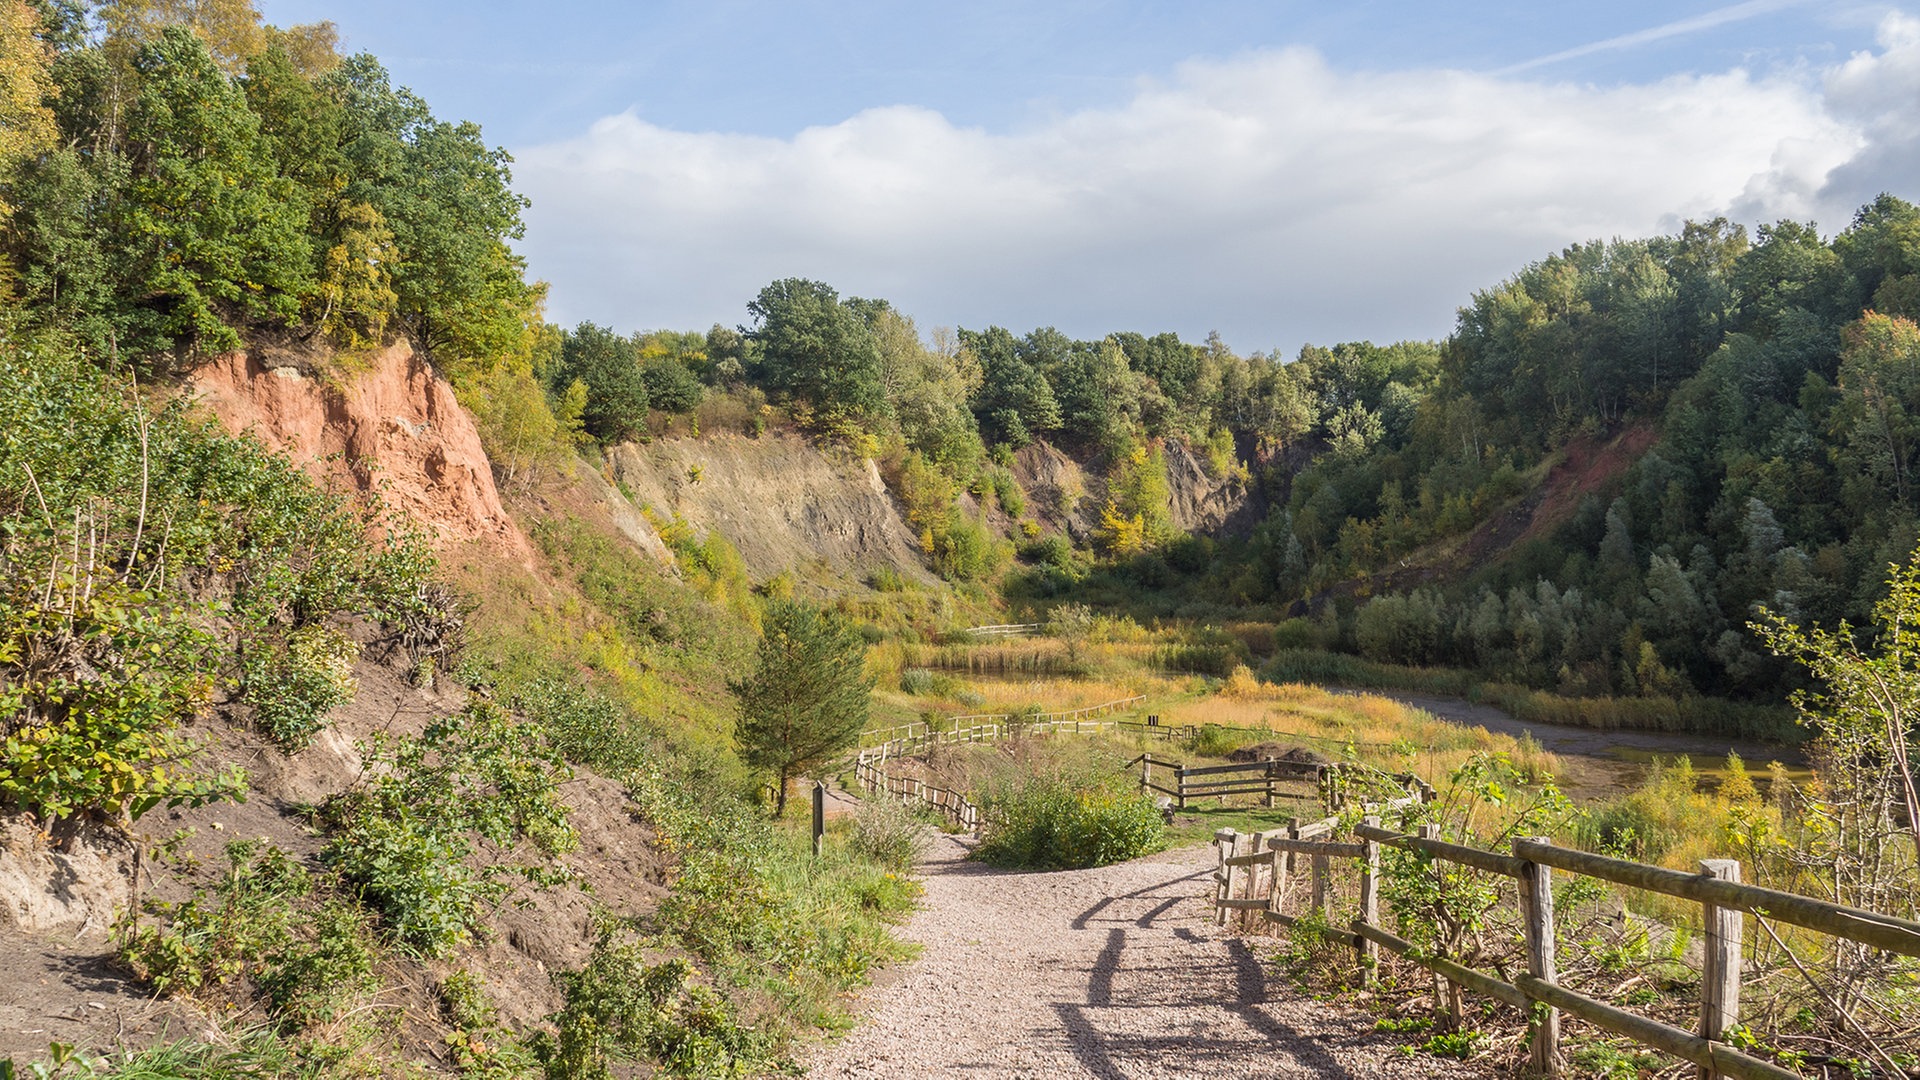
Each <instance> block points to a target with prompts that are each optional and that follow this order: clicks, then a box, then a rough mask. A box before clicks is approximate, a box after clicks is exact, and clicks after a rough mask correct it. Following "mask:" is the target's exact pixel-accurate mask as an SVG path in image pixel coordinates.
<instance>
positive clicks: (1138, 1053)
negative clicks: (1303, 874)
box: [808, 836, 1493, 1080]
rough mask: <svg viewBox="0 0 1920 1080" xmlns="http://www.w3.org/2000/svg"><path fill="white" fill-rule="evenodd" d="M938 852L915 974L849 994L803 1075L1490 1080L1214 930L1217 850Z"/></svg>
mask: <svg viewBox="0 0 1920 1080" xmlns="http://www.w3.org/2000/svg"><path fill="white" fill-rule="evenodd" d="M971 843H972V841H970V840H966V839H962V838H959V837H952V836H942V837H940V838H939V839H938V840H937V841H936V842H935V847H934V848H933V849H932V850H931V852H930V853H929V856H928V858H927V860H926V863H925V865H924V867H923V872H924V874H925V879H924V880H925V884H926V890H927V893H926V897H925V901H924V903H923V905H922V907H921V909H920V910H919V911H918V912H916V913H915V914H914V915H913V917H912V918H911V920H910V921H909V922H908V923H907V924H906V926H905V928H904V936H906V937H907V938H909V939H910V940H913V941H917V942H919V943H921V945H922V947H923V950H924V951H923V952H922V954H921V956H920V958H919V959H918V960H916V961H914V962H912V963H910V964H907V965H904V966H903V967H902V968H899V969H896V970H894V971H892V972H887V973H883V974H882V978H881V979H880V981H879V983H878V984H877V985H876V986H875V987H874V988H872V989H870V990H868V991H867V992H866V993H865V994H863V995H862V998H863V1000H862V1001H861V1003H860V1005H859V1010H860V1012H861V1013H862V1016H861V1021H860V1025H859V1026H858V1027H857V1028H856V1029H855V1030H854V1031H853V1032H852V1033H851V1034H850V1035H848V1036H847V1037H846V1038H844V1039H842V1040H840V1041H839V1042H836V1043H832V1044H829V1045H827V1046H824V1047H821V1048H819V1049H818V1050H817V1052H816V1053H815V1054H814V1055H813V1059H812V1060H811V1061H810V1062H809V1063H808V1064H809V1065H810V1067H811V1069H810V1073H809V1075H811V1076H815V1077H850V1078H860V1080H890V1078H895V1077H899V1078H908V1077H923V1076H965V1077H995V1078H998V1077H1007V1078H1013V1077H1021V1078H1027V1077H1032V1078H1041V1077H1080V1076H1092V1077H1100V1078H1103V1080H1118V1078H1125V1080H1150V1078H1161V1077H1167V1078H1171V1077H1205V1078H1208V1080H1217V1078H1220V1077H1229V1076H1231V1077H1327V1078H1334V1080H1346V1078H1351V1080H1363V1078H1370V1077H1396V1078H1398V1077H1487V1076H1491V1075H1493V1074H1492V1073H1491V1072H1489V1071H1487V1070H1485V1069H1483V1068H1480V1067H1478V1066H1476V1065H1473V1064H1470V1063H1460V1062H1448V1061H1442V1060H1439V1059H1435V1058H1430V1057H1427V1056H1425V1055H1421V1056H1408V1055H1406V1054H1405V1053H1403V1052H1402V1051H1401V1050H1400V1049H1399V1047H1400V1045H1401V1044H1402V1043H1403V1042H1405V1037H1404V1036H1401V1037H1395V1036H1391V1035H1376V1034H1375V1033H1374V1032H1373V1022H1372V1019H1371V1018H1370V1017H1367V1016H1365V1015H1363V1014H1361V1013H1359V1012H1357V1011H1354V1010H1351V1009H1346V1008H1343V1007H1340V1006H1336V1005H1331V1004H1328V1003H1325V1002H1317V1001H1312V1000H1309V999H1307V998H1304V997H1302V996H1300V995H1299V994H1298V993H1297V992H1296V991H1294V990H1293V989H1292V988H1291V987H1290V986H1289V985H1288V984H1286V983H1284V982H1282V981H1279V980H1277V979H1274V978H1272V977H1270V970H1271V969H1270V968H1269V967H1268V966H1267V965H1266V964H1265V963H1263V962H1262V960H1261V959H1260V956H1261V955H1262V954H1264V953H1265V952H1266V951H1267V950H1266V949H1265V948H1264V947H1263V942H1262V939H1258V938H1256V939H1251V940H1250V941H1246V942H1243V941H1241V940H1239V939H1237V938H1234V937H1231V936H1229V935H1226V934H1224V933H1223V932H1221V931H1219V930H1217V929H1216V928H1215V927H1214V925H1213V916H1212V909H1211V906H1210V905H1209V904H1208V902H1207V897H1209V896H1210V895H1211V889H1212V884H1211V877H1212V871H1213V866H1214V855H1213V850H1212V849H1211V848H1209V847H1188V848H1184V849H1180V850H1176V851H1171V852H1166V853H1163V854H1160V855H1154V856H1148V857H1147V858H1144V859H1138V860H1135V861H1133V862H1129V863H1121V864H1119V865H1117V866H1107V867H1100V868H1098V869H1094V870H1070V871H1062V872H1058V873H1047V874H1020V873H1009V872H1005V871H998V870H993V869H990V868H987V867H984V866H981V865H979V864H977V863H972V862H968V861H966V859H965V856H966V854H967V851H968V846H969V845H970V844H971Z"/></svg>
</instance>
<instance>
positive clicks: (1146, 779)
mask: <svg viewBox="0 0 1920 1080" xmlns="http://www.w3.org/2000/svg"><path fill="white" fill-rule="evenodd" d="M1151 783H1153V755H1152V754H1141V755H1140V794H1142V795H1145V794H1146V793H1147V785H1148V784H1151Z"/></svg>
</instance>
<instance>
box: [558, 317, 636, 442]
mask: <svg viewBox="0 0 1920 1080" xmlns="http://www.w3.org/2000/svg"><path fill="white" fill-rule="evenodd" d="M575 381H578V382H580V383H581V384H582V385H584V386H585V387H586V388H587V402H586V409H585V411H584V412H582V413H581V421H582V423H583V424H584V425H585V428H586V432H587V434H589V435H592V436H593V437H594V438H596V439H599V440H600V441H601V442H603V443H617V442H625V441H627V440H629V439H632V438H634V437H635V436H637V435H639V434H640V431H641V429H642V426H643V425H644V424H645V423H646V419H647V403H648V400H647V382H646V380H645V379H644V378H643V377H642V375H641V371H640V353H639V350H638V348H636V347H635V345H634V344H633V342H632V341H630V340H628V339H627V338H623V337H621V336H619V335H618V334H615V333H614V332H613V331H611V330H609V329H607V328H605V327H602V326H595V325H594V324H593V323H590V322H583V323H581V324H580V325H579V326H577V327H575V328H574V329H573V331H572V332H571V333H569V334H567V336H566V338H565V339H564V340H563V341H562V343H561V346H560V366H559V368H558V369H557V370H556V372H555V376H554V381H553V385H554V386H556V387H563V386H566V385H568V384H570V383H573V382H575Z"/></svg>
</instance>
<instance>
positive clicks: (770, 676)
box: [727, 600, 873, 817]
mask: <svg viewBox="0 0 1920 1080" xmlns="http://www.w3.org/2000/svg"><path fill="white" fill-rule="evenodd" d="M727 686H728V688H729V689H731V690H732V691H733V694H734V697H735V698H736V699H737V700H738V702H739V706H740V726H739V727H738V728H737V729H736V731H735V737H736V739H737V740H738V741H739V743H740V747H741V756H742V757H743V758H744V759H745V760H746V762H747V764H749V765H751V766H753V767H755V768H760V769H767V770H770V771H771V772H772V773H773V775H774V782H775V791H774V802H773V815H774V816H775V817H780V816H781V815H783V814H785V813H786V809H787V786H788V784H789V783H790V782H791V781H792V779H793V778H794V777H795V776H798V775H801V774H804V773H806V772H808V771H810V770H812V769H816V768H818V767H820V766H822V765H825V764H826V763H828V762H830V761H832V760H833V759H834V758H835V757H836V756H838V755H839V754H840V753H842V752H844V751H845V750H847V749H848V748H850V747H852V746H853V745H854V744H855V743H856V742H857V741H858V740H859V738H860V732H861V731H862V730H864V729H865V728H866V726H867V706H868V694H869V693H870V692H871V691H872V690H873V677H872V676H871V675H868V674H867V672H866V645H865V643H864V642H863V641H862V640H861V637H860V634H859V632H858V631H857V630H856V629H855V628H854V626H853V624H852V623H851V622H849V621H848V620H847V618H846V617H845V616H843V615H840V614H838V613H836V612H833V611H827V610H823V609H821V608H818V607H815V606H813V605H812V604H808V603H805V602H802V601H797V600H773V601H771V602H769V603H768V604H767V609H766V613H765V616H764V618H763V619H762V635H761V638H760V654H759V664H758V665H757V667H756V669H755V670H754V673H753V674H752V675H750V676H748V677H747V678H745V679H741V680H738V681H733V680H729V681H728V683H727Z"/></svg>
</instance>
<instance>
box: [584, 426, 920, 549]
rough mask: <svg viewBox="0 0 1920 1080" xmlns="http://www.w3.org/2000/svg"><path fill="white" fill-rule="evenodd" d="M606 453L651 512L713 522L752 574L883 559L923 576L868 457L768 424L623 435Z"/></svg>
mask: <svg viewBox="0 0 1920 1080" xmlns="http://www.w3.org/2000/svg"><path fill="white" fill-rule="evenodd" d="M607 462H608V464H609V466H610V468H611V470H612V472H613V477H614V479H615V480H616V481H617V482H618V483H619V484H620V485H622V486H624V487H625V488H626V489H627V490H629V491H631V492H632V493H633V495H634V497H635V499H636V500H637V501H639V502H640V503H641V504H642V505H643V506H645V507H648V508H650V509H651V510H652V511H653V512H654V513H655V514H659V515H673V514H678V515H680V516H681V517H682V518H684V519H685V520H686V521H687V523H688V524H690V525H692V526H693V527H694V528H695V529H697V530H699V531H701V532H703V533H704V532H706V531H708V530H718V531H719V533H720V534H721V535H722V536H724V537H726V538H727V540H728V541H729V542H730V543H732V544H733V545H734V546H735V547H736V548H738V549H739V551H740V556H741V558H742V559H744V560H745V561H746V564H747V568H748V570H749V571H750V572H751V573H752V574H753V576H754V577H756V578H766V577H771V576H772V575H774V574H777V573H779V572H780V571H782V570H787V569H792V568H795V567H801V566H816V567H817V566H824V567H825V568H826V569H828V570H830V571H832V572H834V573H836V574H838V575H841V576H846V577H852V578H859V577H863V576H865V574H867V573H868V572H870V571H873V570H877V569H880V568H882V567H890V568H892V569H894V570H896V571H898V572H899V573H901V574H902V575H905V576H907V577H910V578H913V579H915V580H920V581H926V580H930V579H931V575H929V574H928V573H927V570H926V567H925V564H924V561H923V559H922V556H921V553H920V549H919V545H918V543H917V541H916V540H915V539H914V536H913V533H912V532H911V531H910V530H909V529H908V527H907V525H906V522H905V521H903V520H902V519H901V517H900V511H899V508H898V507H897V506H896V505H895V504H894V501H893V498H892V496H891V495H889V494H888V493H887V487H886V484H885V483H884V482H883V481H882V480H881V478H880V470H879V469H878V468H877V467H876V466H875V465H874V463H873V462H872V461H871V460H867V459H859V460H850V459H847V458H842V457H838V456H835V455H833V454H832V453H830V452H827V451H822V450H820V449H818V448H816V447H815V446H813V445H812V444H810V443H808V442H806V441H805V440H803V439H801V438H799V437H798V436H796V435H790V434H768V435H765V436H762V437H760V438H757V439H755V438H746V437H743V436H738V435H721V436H714V437H709V438H704V439H661V440H658V441H656V442H651V443H645V444H638V443H625V444H622V445H620V446H616V447H613V448H612V449H610V450H609V451H607Z"/></svg>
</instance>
